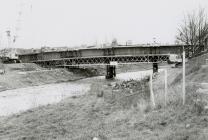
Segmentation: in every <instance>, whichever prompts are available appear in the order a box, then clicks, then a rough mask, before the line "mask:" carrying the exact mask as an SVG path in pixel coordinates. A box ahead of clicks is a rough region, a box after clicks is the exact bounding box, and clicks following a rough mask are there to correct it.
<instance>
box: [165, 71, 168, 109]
mask: <svg viewBox="0 0 208 140" xmlns="http://www.w3.org/2000/svg"><path fill="white" fill-rule="evenodd" d="M167 92H168V75H167V69H165V106H166V105H167Z"/></svg>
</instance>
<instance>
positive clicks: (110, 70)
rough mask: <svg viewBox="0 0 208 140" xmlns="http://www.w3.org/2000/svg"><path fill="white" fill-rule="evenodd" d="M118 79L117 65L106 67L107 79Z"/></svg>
mask: <svg viewBox="0 0 208 140" xmlns="http://www.w3.org/2000/svg"><path fill="white" fill-rule="evenodd" d="M115 77H116V66H115V65H107V66H106V76H105V78H106V79H113V78H115Z"/></svg>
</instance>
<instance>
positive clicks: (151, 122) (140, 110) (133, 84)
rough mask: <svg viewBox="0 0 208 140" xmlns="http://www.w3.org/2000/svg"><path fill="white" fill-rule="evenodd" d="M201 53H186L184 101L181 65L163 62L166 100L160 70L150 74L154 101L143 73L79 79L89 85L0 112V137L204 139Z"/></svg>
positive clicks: (205, 87) (206, 87)
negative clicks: (129, 76) (51, 99)
mask: <svg viewBox="0 0 208 140" xmlns="http://www.w3.org/2000/svg"><path fill="white" fill-rule="evenodd" d="M207 57H208V56H207V55H204V56H201V57H199V58H198V59H192V60H190V61H189V62H188V64H187V67H186V81H187V83H186V104H185V105H183V104H182V88H181V87H182V86H181V82H182V81H181V79H182V75H181V71H182V69H181V68H170V67H169V68H167V71H168V95H167V104H166V106H165V100H164V73H163V72H161V73H159V74H158V75H157V76H156V77H155V79H154V80H153V92H154V96H155V104H156V106H155V107H153V106H152V102H151V100H150V91H149V79H148V77H147V78H145V79H143V80H142V81H135V80H128V81H119V80H117V81H107V80H100V79H93V80H92V79H86V81H85V80H84V81H82V82H90V83H92V86H91V89H90V91H89V92H88V93H86V94H84V95H79V96H72V97H70V98H67V99H65V100H63V101H61V102H60V103H57V104H53V105H47V106H42V107H38V108H34V109H30V110H28V111H25V112H23V113H19V114H14V115H11V116H7V117H1V118H0V139H23V140H24V139H48V140H51V139H58V140H60V139H71V140H92V139H93V138H94V139H95V138H97V139H99V140H138V139H144V140H147V139H151V140H152V139H156V140H157V139H164V140H167V139H169V140H188V139H190V140H195V139H199V140H206V139H207V138H208V110H207V109H208V107H207V105H208V103H207V101H208V100H207V99H208V94H207V93H208V92H207V91H208V84H207V83H208V76H207V72H208V67H206V65H204V64H205V59H206V58H207ZM38 76H39V75H38ZM35 77H36V76H34V78H35ZM58 77H59V76H58ZM198 77H202V80H200V81H199V79H198Z"/></svg>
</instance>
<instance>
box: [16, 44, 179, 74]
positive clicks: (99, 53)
mask: <svg viewBox="0 0 208 140" xmlns="http://www.w3.org/2000/svg"><path fill="white" fill-rule="evenodd" d="M181 52H182V45H163V46H112V47H108V48H84V49H77V50H66V51H49V52H48V51H46V52H43V51H41V52H36V53H28V54H21V55H19V59H20V60H21V61H22V62H25V63H36V64H39V65H41V66H44V67H75V66H76V67H77V66H92V65H106V68H107V76H106V77H107V78H113V77H115V76H116V74H115V73H116V72H115V69H116V65H119V64H135V63H152V64H153V71H154V72H155V71H157V69H158V63H164V62H167V61H168V60H169V56H170V54H181Z"/></svg>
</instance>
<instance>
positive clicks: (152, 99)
mask: <svg viewBox="0 0 208 140" xmlns="http://www.w3.org/2000/svg"><path fill="white" fill-rule="evenodd" d="M149 87H150V99H151V102H152V105H153V107H154V108H155V97H154V93H153V87H152V73H151V74H150V81H149Z"/></svg>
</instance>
